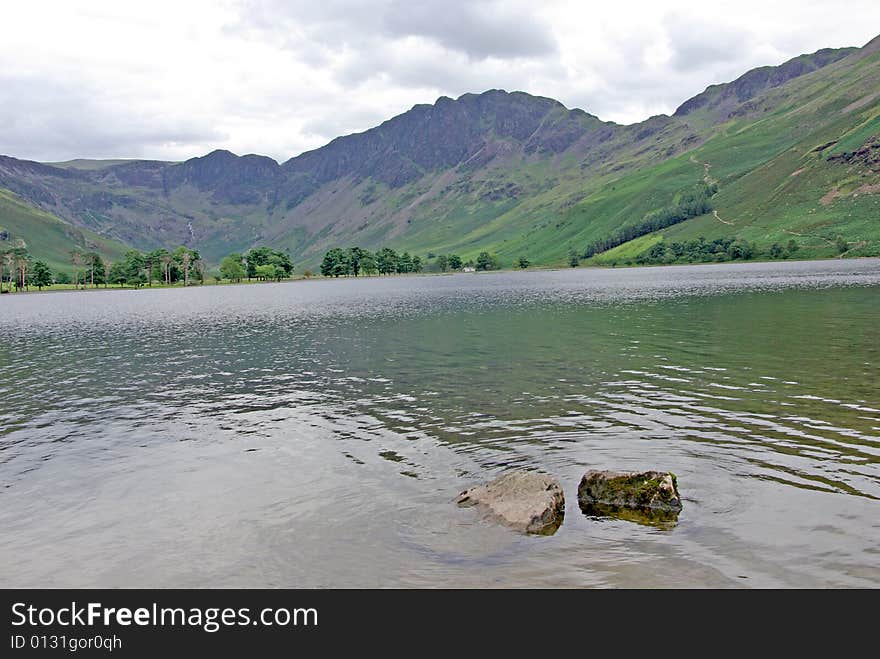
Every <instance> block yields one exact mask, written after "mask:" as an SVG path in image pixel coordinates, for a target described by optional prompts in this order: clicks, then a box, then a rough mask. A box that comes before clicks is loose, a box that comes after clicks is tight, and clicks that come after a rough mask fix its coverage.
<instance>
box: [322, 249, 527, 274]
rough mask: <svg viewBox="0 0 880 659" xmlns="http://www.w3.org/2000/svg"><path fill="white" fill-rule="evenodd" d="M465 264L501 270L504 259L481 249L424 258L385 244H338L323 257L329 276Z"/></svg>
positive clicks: (452, 267) (437, 269)
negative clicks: (472, 254)
mask: <svg viewBox="0 0 880 659" xmlns="http://www.w3.org/2000/svg"><path fill="white" fill-rule="evenodd" d="M517 264H518V265H519V266H520V267H528V265H529V262H528V260H527V259H526V258H525V257H522V258H521V259H520V261H519V262H518V263H517ZM464 268H474V270H499V269H500V268H501V262H500V261H499V260H498V257H497V256H495V255H494V254H490V253H489V252H480V254H479V256H477V259H476V261H470V260H469V261H464V260H463V259H462V258H461V257H460V256H459V255H458V254H440V255H437V254H434V253H432V252H429V253H428V255H427V257H426V258H425V259H424V260H423V259H422V258H421V257H420V256H417V255H411V254H410V253H409V252H402V253H399V254H398V253H397V252H396V251H395V250H394V249H392V248H390V247H382V248H380V249H378V250H377V251H375V252H371V251H369V250H367V249H364V248H363V247H349V248H348V249H343V248H341V247H334V248H332V249H329V250H327V252H326V253H325V254H324V258H323V259H322V261H321V274H322V275H324V276H325V277H348V276H352V277H359V276H361V275H375V274H379V275H391V274H408V273H417V272H422V271H424V270H426V269H429V270H431V271H434V272H450V271H451V272H457V271H459V270H462V269H464Z"/></svg>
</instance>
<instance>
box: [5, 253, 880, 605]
mask: <svg viewBox="0 0 880 659" xmlns="http://www.w3.org/2000/svg"><path fill="white" fill-rule="evenodd" d="M0 332H2V342H0V401H2V403H0V586H2V587H7V588H8V587H50V586H51V587H99V586H100V587H104V586H120V587H135V586H140V587H345V586H348V587H447V586H448V587H459V586H460V587H485V586H495V587H582V586H611V587H678V586H684V587H692V586H696V587H777V586H778V587H831V586H844V587H848V586H863V587H865V586H866V587H877V586H880V260H877V259H865V260H835V261H821V262H779V263H751V264H723V265H703V266H676V267H659V268H628V269H587V268H583V269H576V270H574V269H573V270H565V271H544V272H523V273H511V272H504V273H488V274H476V275H475V274H457V275H448V276H422V277H388V278H366V279H364V278H362V279H357V280H353V279H342V280H329V281H328V280H314V281H300V282H290V283H281V284H262V285H252V286H213V287H204V288H199V287H193V288H189V289H164V290H160V289H156V290H140V291H107V292H104V291H101V292H94V291H92V292H78V293H76V292H68V293H47V294H42V295H4V296H2V297H0ZM513 467H526V468H539V469H542V470H544V471H547V472H549V473H551V474H553V475H555V476H556V477H558V478H559V479H560V481H561V483H562V485H563V488H564V490H565V495H566V506H567V507H566V515H565V520H564V523H563V524H562V526H561V528H560V529H559V530H558V531H557V533H556V534H555V535H552V536H547V537H535V536H524V535H519V534H517V533H515V532H513V531H511V530H509V529H507V528H505V527H502V526H499V525H496V524H495V523H493V522H492V521H491V520H489V519H486V518H485V516H484V515H483V514H482V513H481V512H480V511H479V510H477V509H473V508H469V509H462V508H459V507H457V506H456V505H455V504H454V498H455V496H456V494H458V493H459V492H460V491H462V490H464V489H465V488H467V487H469V486H471V485H474V484H476V483H479V482H482V481H485V480H487V479H489V478H491V477H494V476H496V475H498V474H499V473H501V472H502V471H504V470H505V469H508V468H513ZM593 468H595V469H648V468H656V469H661V470H669V471H673V472H675V473H676V474H677V477H678V483H679V488H680V492H681V495H682V498H683V501H684V509H683V510H682V513H681V515H680V517H679V519H678V523H677V525H675V526H674V527H673V528H671V529H664V528H657V527H653V526H644V525H639V524H636V523H633V522H630V521H624V520H619V519H615V518H596V517H587V516H585V515H583V514H582V513H581V512H580V510H579V508H578V505H577V484H578V481H579V479H580V477H581V475H582V474H583V473H584V471H585V470H587V469H593Z"/></svg>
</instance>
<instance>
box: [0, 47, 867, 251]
mask: <svg viewBox="0 0 880 659" xmlns="http://www.w3.org/2000/svg"><path fill="white" fill-rule="evenodd" d="M875 42H877V43H880V37H878V38H877V39H874V40H872V41H871V42H869V44H867V45H866V46H865V47H863V48H862V49H853V48H843V49H821V50H819V51H816V52H815V53H811V54H808V55H801V56H798V57H796V58H792V59H791V60H788V61H787V62H784V63H783V64H781V65H779V66H776V67H759V68H757V69H753V70H751V71H749V72H746V73H745V74H743V75H742V76H740V77H739V78H737V79H735V80H734V81H731V82H729V83H724V84H721V85H711V86H709V87H708V88H707V89H706V90H705V91H704V92H701V93H700V94H698V95H696V96H694V97H692V98H691V99H689V100H688V101H685V103H683V104H682V105H681V106H679V108H678V109H677V110H676V112H675V113H673V114H672V115H657V116H654V117H650V118H648V119H646V120H645V121H642V122H639V123H636V124H630V125H621V124H616V123H613V122H605V121H602V120H601V119H599V118H598V117H596V116H594V115H592V114H589V113H587V112H585V111H583V110H580V109H577V108H574V109H569V108H567V107H565V106H564V105H563V104H562V103H560V102H559V101H556V100H554V99H550V98H546V97H540V96H533V95H530V94H527V93H525V92H520V91H514V92H506V91H504V90H499V89H492V90H487V91H485V92H482V93H480V94H474V93H468V94H462V95H461V96H459V97H458V98H457V99H451V98H448V97H440V98H439V99H438V100H437V101H436V102H435V103H434V104H418V105H415V106H413V108H411V109H410V110H408V111H406V112H403V113H401V114H399V115H396V116H395V117H392V118H390V119H388V120H386V121H385V122H383V123H382V124H380V125H378V126H376V127H374V128H371V129H368V130H366V131H363V132H360V133H353V134H350V135H345V136H340V137H337V138H335V139H334V140H332V141H330V142H329V143H328V144H326V145H325V146H323V147H320V148H318V149H314V150H311V151H307V152H304V153H302V154H299V155H298V156H295V157H293V158H289V159H288V160H286V161H284V162H280V163H279V162H277V161H275V160H274V159H272V158H269V157H267V156H261V155H257V154H247V155H243V156H238V155H236V154H234V153H231V152H229V151H226V150H222V149H218V150H215V151H212V152H210V153H208V154H206V155H204V156H200V157H197V158H191V159H188V160H186V161H183V162H180V163H168V162H162V161H148V160H131V161H126V162H122V163H110V164H106V165H102V164H89V163H90V161H79V163H80V164H79V166H68V167H60V166H53V165H49V164H44V163H36V162H33V161H26V160H18V159H15V158H12V157H9V156H0V188H5V189H8V190H10V191H11V192H12V193H15V194H16V195H18V196H19V197H20V198H21V199H22V200H24V201H25V202H26V203H28V204H31V205H33V206H34V207H35V208H38V209H40V210H41V211H42V212H46V213H50V214H52V215H53V216H55V217H57V218H59V219H60V220H61V221H64V222H66V223H68V224H70V225H72V226H77V227H80V228H83V229H87V230H89V231H92V232H95V233H96V234H98V235H101V236H103V237H105V238H107V239H108V240H113V241H118V242H122V243H125V244H129V245H133V246H135V247H138V248H141V249H147V248H153V247H157V246H165V247H171V246H174V245H175V244H180V243H182V244H187V245H189V246H192V247H198V248H199V249H200V250H202V251H203V253H205V254H206V255H207V256H208V257H209V258H211V259H213V260H215V261H216V260H219V258H220V257H222V256H223V255H224V254H225V253H227V252H229V251H239V250H243V249H246V248H247V247H249V246H253V245H256V244H260V243H264V242H265V243H271V244H272V245H273V246H275V247H282V248H286V249H288V250H290V252H291V253H292V254H293V255H294V256H295V258H297V259H298V260H300V261H303V262H304V263H306V264H312V263H314V262H315V261H316V259H317V258H318V257H319V255H320V253H321V252H322V250H324V249H326V248H328V247H331V246H339V245H346V244H363V245H364V246H366V247H376V246H378V245H380V244H384V243H386V242H388V243H391V244H396V245H397V244H399V245H401V246H404V247H409V246H411V247H412V248H413V249H421V250H424V251H435V252H436V251H438V250H446V249H456V250H458V251H462V252H464V253H470V252H472V251H475V250H479V249H482V248H487V249H490V248H492V249H495V250H497V251H499V252H502V253H504V254H505V255H507V256H511V255H513V254H514V252H513V250H514V249H518V250H521V251H523V252H528V251H529V249H531V248H532V247H534V251H535V252H536V253H535V258H533V260H534V261H536V262H549V263H553V262H559V261H560V260H562V259H564V258H565V254H566V253H567V252H568V251H570V250H572V249H575V250H577V249H579V247H578V245H579V244H580V245H583V244H585V242H586V241H588V240H589V239H590V238H591V236H592V237H595V236H596V235H601V234H602V232H605V233H608V232H610V231H613V230H614V228H615V227H619V226H621V224H626V223H632V222H633V221H635V220H638V219H639V218H640V217H642V216H644V215H645V213H648V212H650V211H651V210H653V209H657V208H662V207H663V205H664V204H666V205H668V203H671V200H672V199H674V197H675V196H676V195H677V194H679V193H680V192H681V191H682V190H684V189H685V188H686V187H687V185H693V184H694V183H696V182H698V181H699V180H701V178H702V174H703V166H702V165H700V167H699V168H697V169H695V168H694V167H693V164H692V163H691V158H695V159H696V158H697V155H698V150H699V149H702V148H704V147H706V145H709V144H711V143H713V141H715V140H719V139H721V140H723V139H727V140H728V141H730V140H731V139H733V138H731V136H730V135H731V128H732V126H734V125H736V126H737V130H744V131H752V132H753V134H754V136H755V139H758V138H759V137H760V139H761V140H763V141H764V142H766V144H765V147H766V148H764V149H763V151H761V154H756V155H755V159H754V162H753V160H748V161H746V162H743V163H741V165H737V167H740V169H739V170H737V171H731V172H729V173H728V177H729V178H730V180H731V182H733V181H734V179H738V178H742V176H744V175H746V174H747V173H748V172H749V171H754V167H756V166H766V164H767V163H768V162H771V161H772V159H773V158H778V157H779V156H780V153H783V152H784V150H785V144H787V145H788V147H789V148H790V147H791V145H792V144H794V141H796V140H797V139H800V138H801V137H805V136H806V135H807V134H808V132H809V131H810V130H812V131H813V132H816V131H817V130H818V128H819V127H820V125H824V124H827V123H829V121H830V120H829V118H828V117H820V119H821V121H820V122H819V123H817V124H816V125H809V124H808V123H801V124H798V126H799V127H794V123H793V122H797V121H799V119H798V118H797V116H796V113H795V114H792V111H789V112H788V114H785V113H784V112H783V110H784V103H791V102H792V100H791V99H790V98H788V97H787V96H786V94H789V93H791V94H795V95H798V94H799V95H801V96H802V97H803V100H804V103H803V105H802V107H803V108H809V107H810V106H809V103H813V104H816V103H819V104H821V103H823V102H824V101H823V98H827V99H828V100H829V102H832V103H836V102H837V100H836V99H837V97H838V96H840V93H839V92H840V90H844V89H845V90H846V100H847V101H848V103H847V105H845V106H842V108H843V109H845V108H846V107H848V106H850V105H853V104H854V103H859V102H863V105H862V106H860V107H855V108H853V109H852V110H850V111H849V112H847V113H845V114H846V116H847V117H851V118H852V119H853V121H854V120H855V118H856V115H858V116H861V114H865V113H866V112H867V113H869V114H870V113H874V112H876V111H877V100H876V96H875V98H873V99H871V98H869V97H870V94H869V95H867V96H864V97H861V98H850V95H851V94H854V93H855V91H854V87H853V85H852V84H851V83H850V78H852V79H855V78H856V77H857V76H858V75H860V74H859V70H860V69H861V68H865V67H867V68H869V69H870V71H869V76H868V79H869V80H870V84H871V85H874V86H873V87H872V86H870V85H869V87H868V89H869V90H871V89H874V90H876V89H877V85H876V79H877V76H876V69H877V68H878V66H877V62H876V57H875V56H874V55H875V53H876V52H877V50H878V48H877V44H876V43H875ZM823 71H833V73H828V74H826V75H825V78H830V77H831V76H832V75H833V76H835V80H836V79H837V78H840V80H841V82H840V83H839V84H838V87H834V84H832V85H831V87H832V90H831V91H830V92H829V91H825V92H823V93H818V94H817V93H814V91H812V88H811V87H810V85H814V84H815V85H821V84H822V80H823V79H824V78H823V77H822V75H823V74H822V72H823ZM817 76H818V78H817ZM799 81H800V82H799ZM835 84H837V83H835ZM838 88H839V89H838ZM823 94H824V95H823ZM810 95H812V96H810ZM808 96H810V99H811V100H809V103H808V102H807V101H808V99H807V97H808ZM799 98H800V97H799ZM864 99H868V100H864ZM803 111H804V112H806V110H803ZM816 116H819V115H816ZM768 117H769V118H770V119H772V121H773V122H775V123H777V124H778V125H779V127H780V132H779V135H777V136H769V137H768V136H766V135H764V134H763V133H761V128H760V126H759V124H760V121H763V120H764V119H765V118H768ZM793 117H794V118H793ZM756 118H757V119H756ZM847 121H849V119H847ZM740 124H742V125H740ZM844 127H847V129H849V128H852V126H849V124H847V126H843V125H841V130H842V129H843V128H844ZM798 131H800V133H803V134H795V133H797V132H798ZM869 132H870V131H869ZM789 133H790V135H789ZM872 134H873V133H872ZM780 136H784V137H785V138H786V139H785V140H782V139H781V138H780ZM868 137H870V135H868ZM789 138H790V139H789ZM786 140H787V141H786ZM783 142H785V144H783ZM736 148H737V149H740V152H743V151H744V150H745V149H744V148H743V147H741V146H737V147H736ZM774 149H775V151H774ZM685 154H690V157H688V158H685V157H684V156H685ZM760 158H764V160H763V161H760V162H759V159H760ZM722 160H723V157H722ZM74 162H76V161H74ZM91 162H93V163H98V162H99V161H91ZM749 168H751V169H749ZM666 170H669V171H668V172H666V173H667V174H668V178H667V179H664V180H659V179H658V180H657V181H656V182H652V183H651V184H650V186H649V184H648V183H647V182H646V181H649V180H651V181H653V178H652V177H653V176H655V175H656V176H659V175H662V174H663V173H664V171H666ZM673 170H674V171H673ZM680 170H681V171H680ZM684 170H687V174H685V173H684ZM691 170H694V171H693V172H692V171H691ZM740 170H741V171H740ZM708 171H709V170H708V169H707V170H706V172H708ZM705 175H706V176H709V174H708V173H706V174H705ZM713 175H714V174H713ZM631 179H632V181H631ZM638 181H641V184H640V185H641V187H639V188H638V190H633V191H631V192H632V196H631V197H630V198H624V197H623V196H622V191H621V193H618V190H617V188H618V187H622V188H624V190H625V189H626V187H627V185H630V184H633V185H635V183H637V182H638ZM686 184H687V185H686ZM866 185H868V186H869V187H870V185H871V183H870V182H869V183H868V184H866ZM645 186H649V187H645ZM609 187H610V188H611V189H610V190H609ZM862 187H864V185H863V186H862ZM721 189H722V194H721V195H719V199H720V200H723V199H724V198H725V195H728V194H729V192H728V191H727V189H726V183H725V184H724V185H722V188H721ZM825 192H827V190H826V191H825ZM859 194H862V195H866V194H870V193H859ZM847 198H848V197H847ZM588 209H589V210H590V212H589V213H588V212H587V210H588ZM820 210H821V209H820ZM688 222H693V221H692V220H689V221H688ZM700 222H702V220H700ZM700 222H695V224H699V223H700ZM686 224H687V223H686ZM719 224H720V223H719ZM2 225H3V218H2V215H0V228H2ZM551 227H552V228H551ZM712 228H713V230H717V229H718V227H712ZM538 234H540V240H537V241H536V240H535V239H534V237H535V236H536V235H538ZM872 235H873V234H872ZM530 236H531V237H530ZM22 238H23V239H25V240H27V237H26V236H22ZM872 240H873V239H872ZM536 245H539V246H540V248H538V247H537V246H536Z"/></svg>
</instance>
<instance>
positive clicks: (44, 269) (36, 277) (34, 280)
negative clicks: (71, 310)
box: [31, 261, 52, 290]
mask: <svg viewBox="0 0 880 659" xmlns="http://www.w3.org/2000/svg"><path fill="white" fill-rule="evenodd" d="M31 284H33V285H34V286H36V287H37V288H38V289H39V290H43V286H51V285H52V271H51V270H50V269H49V266H48V265H46V264H45V263H43V262H42V261H37V262H35V263H34V269H33V272H31Z"/></svg>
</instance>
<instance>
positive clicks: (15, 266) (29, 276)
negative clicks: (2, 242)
mask: <svg viewBox="0 0 880 659" xmlns="http://www.w3.org/2000/svg"><path fill="white" fill-rule="evenodd" d="M4 281H5V286H4ZM51 285H52V271H51V270H50V269H49V266H48V265H46V263H45V262H44V261H35V260H34V259H33V257H32V256H31V254H30V253H29V252H28V250H27V247H25V246H24V245H23V244H19V245H16V246H15V247H11V248H7V249H3V250H0V293H11V292H12V289H13V288H15V289H16V290H19V291H26V290H28V289H29V287H31V286H36V287H37V288H39V289H40V290H43V287H44V286H51Z"/></svg>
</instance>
